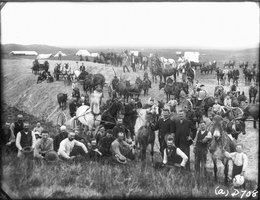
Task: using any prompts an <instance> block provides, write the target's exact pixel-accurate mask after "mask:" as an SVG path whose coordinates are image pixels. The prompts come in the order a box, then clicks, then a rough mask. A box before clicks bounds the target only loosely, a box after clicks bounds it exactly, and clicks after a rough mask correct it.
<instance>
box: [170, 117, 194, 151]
mask: <svg viewBox="0 0 260 200" xmlns="http://www.w3.org/2000/svg"><path fill="white" fill-rule="evenodd" d="M174 124H175V126H174V133H175V145H176V147H180V146H190V145H191V144H192V142H191V141H188V140H187V139H188V136H191V138H192V139H193V140H194V138H195V136H196V131H197V130H196V127H195V125H194V124H192V122H191V121H190V120H187V119H183V120H182V123H181V122H180V120H179V119H178V120H175V121H174Z"/></svg>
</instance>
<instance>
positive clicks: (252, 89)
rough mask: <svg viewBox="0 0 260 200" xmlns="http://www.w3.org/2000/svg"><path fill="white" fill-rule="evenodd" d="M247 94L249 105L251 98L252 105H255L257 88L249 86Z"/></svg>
mask: <svg viewBox="0 0 260 200" xmlns="http://www.w3.org/2000/svg"><path fill="white" fill-rule="evenodd" d="M248 93H249V103H251V100H252V98H253V104H255V100H256V95H257V93H258V91H257V88H256V87H255V86H252V85H251V86H250V88H249V90H248Z"/></svg>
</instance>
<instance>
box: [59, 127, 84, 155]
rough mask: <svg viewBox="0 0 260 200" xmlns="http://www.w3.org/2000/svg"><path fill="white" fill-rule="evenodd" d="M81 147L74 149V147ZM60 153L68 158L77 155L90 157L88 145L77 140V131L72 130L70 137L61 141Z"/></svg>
mask: <svg viewBox="0 0 260 200" xmlns="http://www.w3.org/2000/svg"><path fill="white" fill-rule="evenodd" d="M76 146H77V147H81V148H77V149H75V150H74V147H76ZM58 155H59V156H60V157H61V158H63V159H65V160H67V159H73V158H75V157H76V156H77V155H82V156H83V157H84V158H88V157H89V156H88V149H87V147H86V146H85V145H84V144H83V143H82V142H79V141H77V140H75V133H74V132H70V133H69V135H68V137H67V138H66V139H64V140H62V141H61V143H60V146H59V150H58Z"/></svg>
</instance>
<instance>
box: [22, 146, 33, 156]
mask: <svg viewBox="0 0 260 200" xmlns="http://www.w3.org/2000/svg"><path fill="white" fill-rule="evenodd" d="M32 151H33V149H32V147H30V146H27V147H24V148H23V149H22V152H23V153H24V154H30V153H32Z"/></svg>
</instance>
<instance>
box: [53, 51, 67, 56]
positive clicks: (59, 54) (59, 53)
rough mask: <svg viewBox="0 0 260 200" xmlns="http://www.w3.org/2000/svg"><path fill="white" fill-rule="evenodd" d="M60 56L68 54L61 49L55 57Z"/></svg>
mask: <svg viewBox="0 0 260 200" xmlns="http://www.w3.org/2000/svg"><path fill="white" fill-rule="evenodd" d="M59 56H67V55H66V54H65V53H62V52H61V51H59V52H58V53H56V54H55V56H54V57H59Z"/></svg>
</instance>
